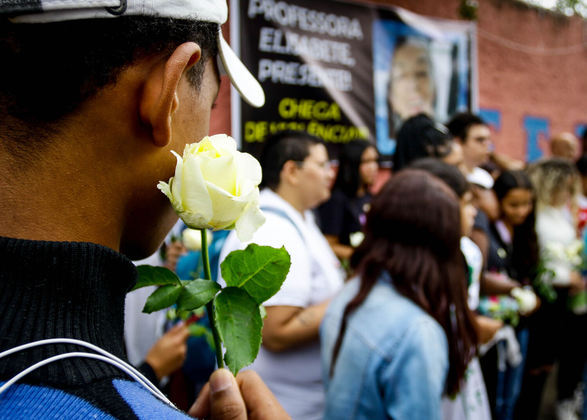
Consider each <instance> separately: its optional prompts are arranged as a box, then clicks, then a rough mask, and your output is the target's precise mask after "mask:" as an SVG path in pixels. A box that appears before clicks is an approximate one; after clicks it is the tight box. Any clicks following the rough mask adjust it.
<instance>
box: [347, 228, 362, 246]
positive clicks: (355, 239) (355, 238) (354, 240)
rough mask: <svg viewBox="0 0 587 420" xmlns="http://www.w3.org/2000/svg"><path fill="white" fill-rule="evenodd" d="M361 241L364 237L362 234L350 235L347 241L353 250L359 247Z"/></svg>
mask: <svg viewBox="0 0 587 420" xmlns="http://www.w3.org/2000/svg"><path fill="white" fill-rule="evenodd" d="M363 239H365V235H364V234H363V232H355V233H351V234H350V236H349V240H350V243H351V246H352V247H353V248H356V247H358V246H359V245H361V242H363Z"/></svg>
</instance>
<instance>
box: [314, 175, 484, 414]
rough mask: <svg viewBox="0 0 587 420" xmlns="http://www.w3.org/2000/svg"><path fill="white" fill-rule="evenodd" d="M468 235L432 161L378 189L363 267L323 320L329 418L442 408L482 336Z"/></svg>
mask: <svg viewBox="0 0 587 420" xmlns="http://www.w3.org/2000/svg"><path fill="white" fill-rule="evenodd" d="M460 237H461V214H460V206H459V201H458V199H457V197H456V195H455V194H454V193H453V192H452V190H451V189H450V188H449V187H447V186H446V184H444V183H443V182H442V181H440V180H439V179H437V178H435V177H433V176H431V175H429V174H428V173H426V172H424V171H420V170H412V169H408V170H405V171H402V172H400V173H399V174H397V175H395V176H394V177H392V179H391V180H389V181H388V182H387V183H386V185H385V186H384V187H383V189H382V190H381V191H380V192H379V194H378V195H377V196H375V197H374V199H373V201H372V204H371V209H370V211H369V213H368V214H367V222H366V225H365V239H364V241H363V242H362V243H361V245H360V246H359V247H358V248H357V250H356V251H355V253H354V254H353V256H352V258H351V265H352V267H353V268H354V269H355V270H356V272H357V275H358V277H356V278H355V279H353V280H351V281H350V282H349V283H347V285H346V286H345V288H344V289H343V291H342V292H341V293H340V294H339V295H338V296H337V297H335V298H334V299H333V301H332V304H331V306H330V307H329V308H328V310H327V313H326V316H325V317H324V321H323V324H322V326H321V339H322V368H323V377H324V379H325V385H326V392H327V397H326V409H325V413H324V418H325V419H327V420H329V419H341V418H346V419H349V418H352V419H387V418H418V419H424V418H425V419H431V420H434V419H440V418H442V403H441V401H442V395H443V394H444V393H445V392H447V393H448V394H451V395H452V394H455V393H456V392H458V391H459V389H460V386H461V383H462V379H463V377H464V375H465V372H466V368H467V366H468V364H469V362H470V361H471V360H472V358H473V357H474V354H475V351H476V343H477V335H476V331H475V326H474V320H473V318H472V314H471V312H470V311H469V309H468V307H467V297H466V286H465V285H466V278H465V267H464V261H463V257H462V254H461V252H460V248H459V245H460ZM359 378H360V380H359Z"/></svg>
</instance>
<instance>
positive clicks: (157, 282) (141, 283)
mask: <svg viewBox="0 0 587 420" xmlns="http://www.w3.org/2000/svg"><path fill="white" fill-rule="evenodd" d="M137 273H138V278H137V284H135V286H134V287H133V288H132V290H136V289H140V288H141V287H147V286H166V285H168V284H178V285H179V284H181V283H180V281H179V277H177V274H175V273H174V272H173V271H171V270H169V269H168V268H165V267H153V266H152V265H139V266H138V267H137Z"/></svg>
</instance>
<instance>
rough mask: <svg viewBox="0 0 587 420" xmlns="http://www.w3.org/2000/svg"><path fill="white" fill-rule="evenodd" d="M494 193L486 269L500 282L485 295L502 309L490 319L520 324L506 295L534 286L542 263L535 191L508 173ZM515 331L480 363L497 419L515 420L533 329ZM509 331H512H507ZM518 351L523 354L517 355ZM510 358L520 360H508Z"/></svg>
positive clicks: (497, 182)
mask: <svg viewBox="0 0 587 420" xmlns="http://www.w3.org/2000/svg"><path fill="white" fill-rule="evenodd" d="M493 190H494V192H495V194H496V196H497V199H498V202H499V217H498V219H497V220H495V221H493V222H492V223H491V224H490V235H489V251H488V256H487V270H488V271H489V272H490V273H492V274H494V277H495V281H493V282H492V289H491V290H485V291H484V292H485V293H487V294H491V295H494V296H495V297H491V298H490V299H492V300H494V301H496V302H498V303H499V306H500V307H499V308H498V309H497V310H495V311H494V310H491V311H489V312H488V315H490V316H495V317H497V318H501V319H503V320H505V321H506V322H509V323H511V324H516V321H517V318H518V315H519V306H518V305H517V304H516V302H515V301H514V300H513V299H509V298H508V297H507V295H509V294H510V293H512V291H514V290H516V291H518V290H519V287H520V286H522V285H527V284H530V283H531V281H532V279H533V278H534V272H535V269H536V266H537V263H538V245H537V240H536V233H535V230H534V220H535V216H534V203H533V200H534V196H533V188H532V183H531V182H530V179H529V178H528V176H527V175H526V174H525V173H524V172H523V171H504V172H502V173H501V175H500V176H499V177H498V178H497V179H496V180H495V183H494V185H493ZM500 279H501V280H500ZM514 293H515V292H514ZM504 295H506V297H503V296H504ZM498 296H499V298H498ZM510 302H511V307H510V305H509V303H510ZM522 312H524V311H522ZM524 313H525V312H524ZM513 326H515V327H516V330H515V336H514V334H513V332H512V333H511V334H509V335H505V334H504V338H507V340H500V341H499V342H497V344H496V345H495V346H493V347H491V348H490V349H488V350H487V352H486V353H485V354H484V355H483V357H482V358H481V365H482V368H483V375H484V377H485V383H486V386H487V392H488V394H489V400H490V403H491V406H492V411H493V417H494V419H504V420H505V419H508V420H509V419H512V418H513V414H514V407H515V404H516V400H517V398H518V395H519V392H520V387H521V381H522V376H523V367H524V355H525V353H526V349H527V342H528V330H527V328H526V325H525V320H524V319H523V318H521V319H519V324H518V325H513ZM508 330H509V331H512V330H511V329H509V328H506V330H505V331H508ZM518 347H519V351H515V350H516V349H518ZM507 354H509V355H513V354H515V355H516V357H510V358H508V359H506V355H507ZM504 361H507V362H504Z"/></svg>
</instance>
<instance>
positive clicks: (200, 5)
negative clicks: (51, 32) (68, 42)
mask: <svg viewBox="0 0 587 420" xmlns="http://www.w3.org/2000/svg"><path fill="white" fill-rule="evenodd" d="M0 15H8V16H9V17H10V18H11V21H12V22H15V23H48V22H61V21H67V20H79V19H100V18H115V17H119V16H154V17H168V18H175V19H184V20H197V21H201V22H210V23H217V24H218V25H222V24H223V23H224V22H226V20H227V19H228V7H227V5H226V0H20V1H17V2H15V1H9V2H7V1H4V0H0ZM218 59H219V60H218V63H219V66H220V67H221V68H220V71H221V72H222V73H225V74H227V75H228V77H229V78H230V81H231V82H232V85H233V86H234V87H235V88H236V90H238V92H239V93H240V94H241V96H242V98H243V99H244V100H245V101H246V102H247V103H249V104H250V105H252V106H254V107H261V106H263V104H264V103H265V93H264V92H263V88H262V87H261V85H260V84H259V82H258V81H257V79H255V77H254V76H253V75H252V74H251V72H249V70H248V69H247V68H246V67H245V65H244V64H243V62H242V61H241V60H240V59H239V58H238V56H237V55H236V54H235V53H234V51H233V50H232V48H230V46H229V45H228V43H227V42H226V41H225V40H224V37H223V36H222V31H220V33H219V36H218Z"/></svg>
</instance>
